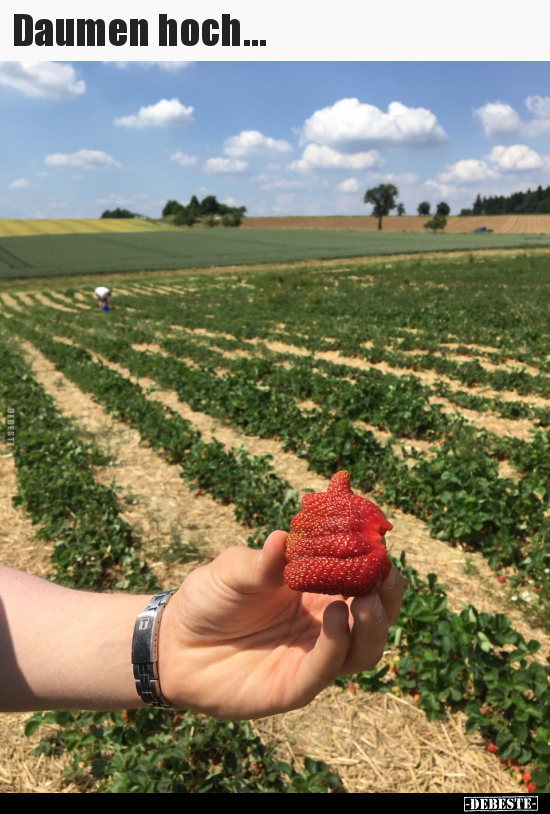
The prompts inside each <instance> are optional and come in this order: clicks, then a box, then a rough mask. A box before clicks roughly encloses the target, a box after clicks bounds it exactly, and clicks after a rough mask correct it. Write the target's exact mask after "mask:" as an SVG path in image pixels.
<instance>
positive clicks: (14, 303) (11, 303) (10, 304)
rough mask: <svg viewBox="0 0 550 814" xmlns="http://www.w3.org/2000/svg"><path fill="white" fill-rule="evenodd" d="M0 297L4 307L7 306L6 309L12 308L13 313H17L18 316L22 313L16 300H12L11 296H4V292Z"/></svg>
mask: <svg viewBox="0 0 550 814" xmlns="http://www.w3.org/2000/svg"><path fill="white" fill-rule="evenodd" d="M0 297H2V300H3V302H4V305H7V306H8V308H13V310H14V311H19V313H20V314H22V313H24V312H23V309H22V308H21V305H20V303H19V302H18V301H17V300H16V299H14V298H13V297H12V296H11V294H6V293H5V292H3V293H2V294H0Z"/></svg>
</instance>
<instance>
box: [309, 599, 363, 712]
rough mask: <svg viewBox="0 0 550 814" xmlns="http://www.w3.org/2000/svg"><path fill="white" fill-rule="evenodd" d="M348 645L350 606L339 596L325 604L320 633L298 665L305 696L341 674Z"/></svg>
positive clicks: (311, 696) (319, 689)
mask: <svg viewBox="0 0 550 814" xmlns="http://www.w3.org/2000/svg"><path fill="white" fill-rule="evenodd" d="M349 646H350V629H349V608H348V606H347V605H346V603H345V602H343V601H342V600H341V599H338V600H336V601H335V602H331V603H330V605H327V607H326V608H325V612H324V614H323V626H322V628H321V632H320V633H319V637H318V639H317V641H316V642H315V646H314V648H313V650H310V652H309V653H308V654H307V656H306V657H305V658H304V660H303V661H302V664H301V666H300V672H299V679H300V681H301V685H300V692H301V694H302V695H303V696H304V697H306V698H307V699H309V700H311V699H313V698H315V696H316V695H317V694H318V693H319V692H321V690H323V689H324V688H325V687H326V686H327V685H328V684H330V682H331V681H333V680H334V679H335V678H336V676H338V675H342V665H343V664H344V661H345V660H346V656H347V653H348V649H349Z"/></svg>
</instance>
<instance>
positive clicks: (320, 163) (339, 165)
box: [288, 144, 384, 172]
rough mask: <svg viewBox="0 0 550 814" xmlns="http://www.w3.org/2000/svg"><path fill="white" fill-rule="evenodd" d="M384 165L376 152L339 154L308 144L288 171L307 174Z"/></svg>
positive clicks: (329, 148) (331, 149) (320, 146)
mask: <svg viewBox="0 0 550 814" xmlns="http://www.w3.org/2000/svg"><path fill="white" fill-rule="evenodd" d="M383 163H384V161H383V159H382V158H381V157H380V154H379V153H378V152H377V151H376V150H369V151H368V152H363V153H351V154H346V153H340V152H338V150H334V149H333V148H332V147H327V146H322V145H319V144H308V145H307V147H306V148H305V150H304V152H303V153H302V157H301V158H300V159H299V160H298V161H293V162H292V163H291V164H289V167H288V169H290V170H297V171H298V172H309V171H310V170H313V169H335V170H348V169H350V170H364V169H368V168H369V167H380V166H382V164H383Z"/></svg>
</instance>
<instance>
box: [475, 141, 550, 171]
mask: <svg viewBox="0 0 550 814" xmlns="http://www.w3.org/2000/svg"><path fill="white" fill-rule="evenodd" d="M487 159H488V160H489V161H490V162H491V163H492V164H493V165H494V166H495V167H496V168H497V169H499V170H502V171H503V172H518V171H521V170H536V169H539V168H540V167H543V166H544V164H545V161H544V159H543V158H542V156H540V155H539V154H538V153H537V152H535V150H531V148H530V147H528V146H527V145H526V144H513V145H512V146H510V147H502V146H497V147H493V149H492V150H491V152H490V153H489V155H488V156H487Z"/></svg>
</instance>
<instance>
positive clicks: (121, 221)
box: [0, 218, 171, 237]
mask: <svg viewBox="0 0 550 814" xmlns="http://www.w3.org/2000/svg"><path fill="white" fill-rule="evenodd" d="M169 228H171V227H170V226H166V225H164V224H161V225H157V224H156V223H151V222H150V221H147V220H139V219H138V218H113V219H112V220H111V219H104V220H102V219H100V218H83V219H81V220H69V219H62V218H50V219H48V220H23V219H17V218H0V237H23V236H24V235H71V234H75V235H76V234H92V233H98V234H99V233H101V232H145V231H155V230H157V229H169Z"/></svg>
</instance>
